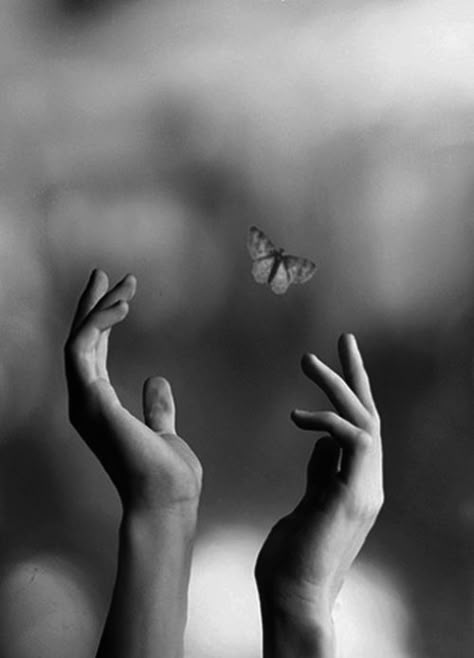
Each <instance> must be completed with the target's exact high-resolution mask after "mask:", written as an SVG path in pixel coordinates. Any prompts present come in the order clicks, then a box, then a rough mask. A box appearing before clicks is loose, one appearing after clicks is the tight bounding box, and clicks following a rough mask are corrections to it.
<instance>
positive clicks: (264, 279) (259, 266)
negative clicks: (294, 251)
mask: <svg viewBox="0 0 474 658" xmlns="http://www.w3.org/2000/svg"><path fill="white" fill-rule="evenodd" d="M274 262H275V256H268V257H264V258H259V259H258V260H256V261H254V264H253V265H252V274H253V278H254V279H255V281H256V282H257V283H268V279H269V278H270V274H271V271H272V267H273V263H274Z"/></svg>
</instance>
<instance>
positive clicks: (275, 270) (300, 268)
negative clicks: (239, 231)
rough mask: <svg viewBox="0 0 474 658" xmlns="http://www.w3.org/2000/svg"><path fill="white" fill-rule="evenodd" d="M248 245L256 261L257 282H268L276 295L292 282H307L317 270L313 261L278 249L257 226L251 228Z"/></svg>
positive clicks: (255, 274) (253, 271) (254, 263)
mask: <svg viewBox="0 0 474 658" xmlns="http://www.w3.org/2000/svg"><path fill="white" fill-rule="evenodd" d="M247 247H248V250H249V253H250V256H251V258H252V260H253V261H254V262H253V266H252V274H253V278H254V279H255V281H256V282H257V283H268V284H269V286H270V288H271V289H272V290H273V292H274V293H275V294H276V295H282V294H283V293H285V292H286V291H287V290H288V288H289V286H290V284H291V283H306V281H309V280H310V279H311V277H312V276H313V274H314V273H315V272H316V265H315V264H314V263H313V262H312V261H310V260H308V259H307V258H299V257H298V256H290V254H286V253H285V251H284V250H283V249H277V248H276V247H275V246H274V244H273V242H272V241H271V240H270V238H268V237H267V236H266V235H265V233H264V232H263V231H261V230H260V229H259V228H257V227H256V226H251V227H250V228H249V234H248V240H247Z"/></svg>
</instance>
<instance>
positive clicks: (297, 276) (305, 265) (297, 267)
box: [283, 254, 316, 283]
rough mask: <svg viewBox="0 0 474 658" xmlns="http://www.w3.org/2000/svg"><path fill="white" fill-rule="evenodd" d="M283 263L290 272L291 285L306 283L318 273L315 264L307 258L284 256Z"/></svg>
mask: <svg viewBox="0 0 474 658" xmlns="http://www.w3.org/2000/svg"><path fill="white" fill-rule="evenodd" d="M283 263H284V265H285V268H286V271H287V272H288V278H289V280H290V283H306V281H309V280H310V279H311V277H312V276H313V274H314V273H315V272H316V265H315V263H313V261H311V260H308V259H307V258H299V257H298V256H290V255H288V254H287V255H285V256H283Z"/></svg>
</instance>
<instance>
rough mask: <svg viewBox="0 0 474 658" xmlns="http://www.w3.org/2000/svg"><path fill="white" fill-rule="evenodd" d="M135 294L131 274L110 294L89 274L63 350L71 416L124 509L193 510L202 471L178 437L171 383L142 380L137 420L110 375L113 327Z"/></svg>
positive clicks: (103, 279) (101, 275) (104, 281)
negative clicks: (116, 492) (141, 393)
mask: <svg viewBox="0 0 474 658" xmlns="http://www.w3.org/2000/svg"><path fill="white" fill-rule="evenodd" d="M135 291H136V279H135V277H133V276H131V275H127V276H126V277H125V278H123V279H122V280H121V281H120V282H119V283H117V284H116V285H115V286H114V287H112V288H110V289H109V280H108V277H107V275H106V274H105V272H103V271H101V270H94V271H93V272H92V274H91V277H90V279H89V281H88V283H87V285H86V288H85V290H84V292H83V293H82V295H81V297H80V299H79V303H78V306H77V310H76V313H75V316H74V320H73V323H72V327H71V331H70V335H69V337H68V339H67V342H66V346H65V362H66V376H67V383H68V391H69V416H70V420H71V423H72V424H73V425H74V427H75V428H76V429H77V431H78V432H79V434H80V435H81V436H82V438H83V439H84V441H85V442H86V443H87V445H88V446H89V448H90V449H91V450H92V451H93V452H94V453H95V455H96V456H97V457H98V459H99V460H100V462H101V463H102V465H103V467H104V469H105V470H106V471H107V473H108V475H109V476H110V478H111V480H112V482H113V483H114V485H115V486H116V488H117V491H118V493H119V495H120V497H121V500H122V502H123V505H124V507H125V509H126V510H127V511H135V510H142V509H143V510H145V511H147V510H154V509H158V510H161V509H167V510H171V511H175V510H176V511H179V510H180V509H181V508H182V507H184V508H187V507H188V506H193V505H197V501H198V498H199V494H200V491H201V478H202V471H201V465H200V463H199V460H198V459H197V457H196V455H195V454H194V453H193V451H192V450H191V449H190V448H189V446H188V445H187V444H186V443H185V442H184V441H183V439H181V438H180V437H178V436H177V434H176V429H175V405H174V400H173V395H172V392H171V388H170V385H169V384H168V382H167V381H166V380H165V379H163V378H161V377H152V378H150V379H147V381H146V382H145V384H144V387H143V412H144V419H145V422H141V421H140V420H138V419H137V418H135V417H134V416H133V415H132V414H131V413H129V412H128V411H127V410H126V409H125V408H124V407H123V406H122V404H121V403H120V400H119V399H118V396H117V394H116V392H115V390H114V388H113V386H112V384H111V382H110V378H109V375H108V372H107V352H108V341H109V335H110V332H111V329H112V327H113V326H114V325H116V324H118V323H120V322H122V320H124V319H125V317H126V316H127V314H128V310H129V303H130V302H131V300H132V299H133V296H134V295H135Z"/></svg>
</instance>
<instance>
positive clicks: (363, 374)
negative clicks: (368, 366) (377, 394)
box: [338, 334, 377, 413]
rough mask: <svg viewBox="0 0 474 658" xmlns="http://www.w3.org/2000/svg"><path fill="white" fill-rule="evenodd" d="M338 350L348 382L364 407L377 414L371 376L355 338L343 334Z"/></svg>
mask: <svg viewBox="0 0 474 658" xmlns="http://www.w3.org/2000/svg"><path fill="white" fill-rule="evenodd" d="M338 350H339V359H340V361H341V365H342V370H343V373H344V378H345V380H346V382H347V383H348V384H349V386H350V387H351V389H352V390H353V391H354V393H355V394H356V395H357V397H358V398H359V400H360V401H361V402H362V404H363V405H364V407H365V408H366V409H368V410H369V411H370V412H371V413H376V411H377V409H376V406H375V402H374V398H373V396H372V391H371V389H370V381H369V376H368V374H367V371H366V370H365V367H364V362H363V360H362V355H361V353H360V350H359V347H358V345H357V341H356V339H355V336H353V335H352V334H342V336H341V337H340V338H339V342H338Z"/></svg>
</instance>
